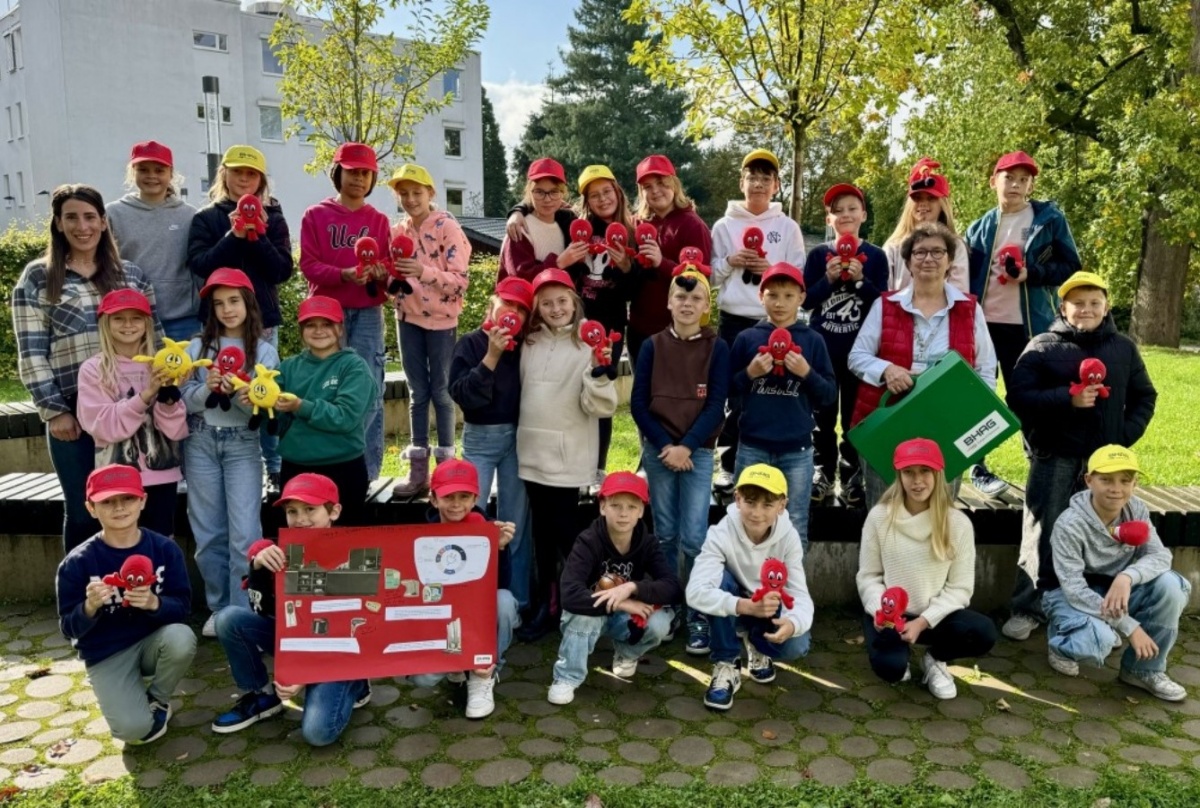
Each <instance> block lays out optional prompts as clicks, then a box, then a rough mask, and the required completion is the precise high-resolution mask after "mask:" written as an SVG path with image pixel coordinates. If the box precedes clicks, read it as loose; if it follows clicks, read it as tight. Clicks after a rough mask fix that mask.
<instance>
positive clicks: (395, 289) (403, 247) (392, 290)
mask: <svg viewBox="0 0 1200 808" xmlns="http://www.w3.org/2000/svg"><path fill="white" fill-rule="evenodd" d="M389 247H390V249H389V252H390V254H391V258H392V260H391V261H389V262H388V264H387V271H388V274H389V275H391V276H392V280H391V281H389V282H388V287H387V292H388V294H389V295H398V294H406V295H411V294H412V290H413V288H412V284H411V283H409V282H408V276H407V275H405V274H404V273H403V272H401V271H400V270H398V269H396V262H397V261H399V260H400V259H401V258H413V257H415V256H416V254H417V245H416V244H415V243H414V242H413V240H412V239H411V238H409V237H408V236H406V235H404V234H403V233H397V234H396V235H394V236H392V243H391V244H390V245H389Z"/></svg>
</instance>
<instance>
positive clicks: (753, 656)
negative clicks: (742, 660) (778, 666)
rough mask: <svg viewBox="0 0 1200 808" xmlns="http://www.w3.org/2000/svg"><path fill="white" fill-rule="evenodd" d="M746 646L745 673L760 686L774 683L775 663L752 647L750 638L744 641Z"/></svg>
mask: <svg viewBox="0 0 1200 808" xmlns="http://www.w3.org/2000/svg"><path fill="white" fill-rule="evenodd" d="M745 644H746V672H747V673H749V674H750V678H751V679H753V680H754V681H756V682H758V683H759V684H760V685H765V684H768V683H770V682H774V681H775V663H774V662H772V661H771V658H770V657H769V656H767V655H766V654H764V653H762V652H761V651H759V650H758V649H757V648H755V647H754V643H752V642H750V638H749V637H747V638H746V639H745Z"/></svg>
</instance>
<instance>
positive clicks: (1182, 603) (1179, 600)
mask: <svg viewBox="0 0 1200 808" xmlns="http://www.w3.org/2000/svg"><path fill="white" fill-rule="evenodd" d="M1092 589H1093V590H1094V591H1096V592H1098V593H1099V594H1100V595H1101V596H1103V595H1105V594H1107V589H1105V588H1104V587H1100V586H1095V587H1092ZM1191 591H1192V587H1191V584H1189V583H1188V582H1187V580H1186V579H1185V578H1184V577H1183V576H1182V575H1180V574H1179V573H1177V572H1175V571H1173V570H1167V571H1166V572H1164V573H1163V574H1162V575H1160V576H1158V577H1157V578H1155V579H1154V580H1153V581H1149V582H1147V583H1144V584H1137V585H1135V586H1134V587H1133V589H1132V590H1131V591H1130V593H1129V616H1130V617H1132V618H1133V619H1134V620H1137V621H1138V622H1139V623H1140V624H1141V626H1142V629H1143V630H1144V631H1145V632H1146V633H1147V634H1149V635H1150V639H1152V640H1154V644H1155V645H1157V646H1158V656H1156V657H1154V658H1153V659H1144V660H1139V659H1138V658H1137V654H1136V653H1134V650H1133V646H1132V645H1128V646H1126V647H1125V654H1124V656H1122V657H1121V670H1125V671H1130V672H1132V673H1152V672H1156V671H1165V670H1166V669H1167V656H1168V655H1169V654H1170V653H1171V647H1172V646H1174V645H1175V640H1176V639H1177V638H1178V637H1179V616H1180V615H1182V614H1183V610H1184V608H1185V607H1186V606H1187V602H1188V595H1189V594H1191ZM1042 608H1043V609H1044V610H1045V612H1046V618H1047V619H1048V620H1049V623H1050V624H1049V627H1048V629H1047V632H1046V633H1047V634H1048V635H1049V638H1050V650H1052V651H1054V653H1056V654H1058V655H1060V656H1064V657H1067V658H1068V659H1074V660H1075V661H1077V662H1083V663H1085V664H1087V665H1094V666H1096V667H1102V666H1103V665H1104V660H1105V658H1106V657H1108V655H1109V653H1111V652H1112V647H1113V645H1114V644H1115V643H1116V641H1117V631H1116V629H1114V628H1113V627H1112V626H1110V625H1109V624H1108V623H1107V622H1105V621H1104V620H1101V619H1100V618H1099V617H1093V616H1092V615H1090V614H1086V613H1084V612H1081V611H1079V610H1078V609H1076V608H1074V607H1073V606H1071V605H1070V604H1069V603H1067V599H1066V597H1065V596H1064V595H1063V591H1062V590H1061V589H1050V590H1047V591H1046V592H1044V593H1043V594H1042Z"/></svg>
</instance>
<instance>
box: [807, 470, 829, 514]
mask: <svg viewBox="0 0 1200 808" xmlns="http://www.w3.org/2000/svg"><path fill="white" fill-rule="evenodd" d="M810 500H811V502H812V504H813V505H815V506H817V507H823V506H825V505H832V504H833V483H832V482H830V480H829V478H828V477H826V476H825V470H824V469H821V468H818V469H817V470H816V471H814V472H813V481H812V495H811V497H810Z"/></svg>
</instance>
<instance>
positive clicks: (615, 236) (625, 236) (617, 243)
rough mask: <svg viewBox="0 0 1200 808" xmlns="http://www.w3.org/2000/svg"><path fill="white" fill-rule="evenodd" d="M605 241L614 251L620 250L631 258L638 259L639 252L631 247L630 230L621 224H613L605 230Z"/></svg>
mask: <svg viewBox="0 0 1200 808" xmlns="http://www.w3.org/2000/svg"><path fill="white" fill-rule="evenodd" d="M604 241H605V242H606V243H607V244H608V246H609V247H612V248H613V249H614V250H620V251H621V252H623V253H625V254H626V255H627V256H629V257H630V258H637V250H633V249H630V247H629V229H628V228H627V227H625V225H623V224H621V223H620V222H613V223H612V224H610V225H609V226H608V227H606V228H604Z"/></svg>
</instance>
